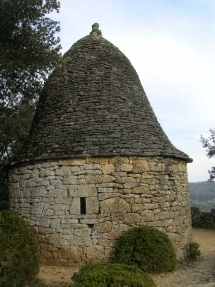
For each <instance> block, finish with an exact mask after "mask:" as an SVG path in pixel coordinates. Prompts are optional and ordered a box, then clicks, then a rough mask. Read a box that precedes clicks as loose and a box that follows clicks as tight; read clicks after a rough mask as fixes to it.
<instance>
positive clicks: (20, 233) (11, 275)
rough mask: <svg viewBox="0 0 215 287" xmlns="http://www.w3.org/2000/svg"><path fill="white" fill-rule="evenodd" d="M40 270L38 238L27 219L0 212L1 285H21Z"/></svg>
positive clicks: (29, 280)
mask: <svg viewBox="0 0 215 287" xmlns="http://www.w3.org/2000/svg"><path fill="white" fill-rule="evenodd" d="M38 271H39V254H38V248H37V240H36V237H35V235H34V234H33V233H31V231H30V229H29V228H28V226H27V224H26V223H25V221H24V220H23V219H21V218H19V217H18V216H17V215H15V214H12V213H10V212H9V211H6V210H4V211H2V212H0V286H2V287H21V286H25V284H28V283H30V282H31V280H32V279H33V278H34V277H35V275H36V274H37V273H38Z"/></svg>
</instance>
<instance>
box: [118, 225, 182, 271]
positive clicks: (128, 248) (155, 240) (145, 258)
mask: <svg viewBox="0 0 215 287" xmlns="http://www.w3.org/2000/svg"><path fill="white" fill-rule="evenodd" d="M114 262H116V263H124V264H128V265H135V266H137V267H138V268H140V269H141V270H143V271H146V272H152V271H154V272H165V271H173V270H174V269H175V267H176V263H177V262H176V255H175V251H174V247H173V245H172V243H171V241H170V239H169V238H168V236H167V235H166V234H164V233H163V232H161V231H159V230H158V229H156V228H153V227H150V226H142V227H135V228H132V229H130V230H128V231H127V232H125V233H124V234H122V236H121V237H120V239H119V241H118V242H117V244H116V248H115V254H114Z"/></svg>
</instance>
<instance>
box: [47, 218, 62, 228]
mask: <svg viewBox="0 0 215 287" xmlns="http://www.w3.org/2000/svg"><path fill="white" fill-rule="evenodd" d="M50 227H51V229H56V230H61V226H60V219H59V218H54V219H50Z"/></svg>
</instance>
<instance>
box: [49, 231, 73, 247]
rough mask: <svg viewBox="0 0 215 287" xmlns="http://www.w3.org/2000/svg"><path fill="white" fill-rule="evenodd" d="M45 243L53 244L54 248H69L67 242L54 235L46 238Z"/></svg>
mask: <svg viewBox="0 0 215 287" xmlns="http://www.w3.org/2000/svg"><path fill="white" fill-rule="evenodd" d="M47 243H50V244H53V245H54V246H56V247H60V246H62V247H64V248H65V247H69V242H68V241H67V240H65V239H63V238H62V237H60V236H59V235H58V234H56V233H54V234H50V235H48V236H47Z"/></svg>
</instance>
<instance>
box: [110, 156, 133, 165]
mask: <svg viewBox="0 0 215 287" xmlns="http://www.w3.org/2000/svg"><path fill="white" fill-rule="evenodd" d="M110 163H112V164H122V163H129V158H127V157H121V156H115V157H111V158H110Z"/></svg>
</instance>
